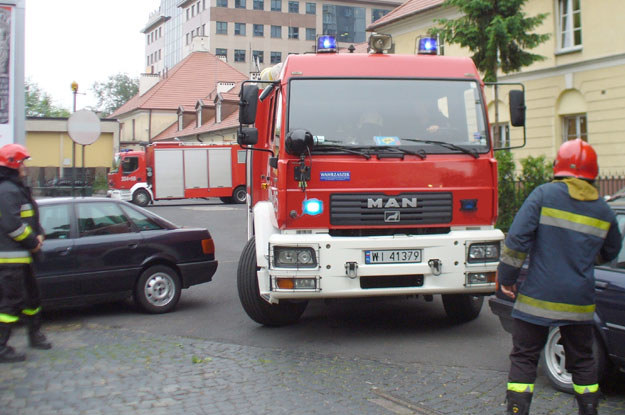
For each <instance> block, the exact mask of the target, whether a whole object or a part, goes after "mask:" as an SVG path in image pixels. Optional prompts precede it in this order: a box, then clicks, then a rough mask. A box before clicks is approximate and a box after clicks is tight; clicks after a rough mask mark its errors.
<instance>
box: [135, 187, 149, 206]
mask: <svg viewBox="0 0 625 415" xmlns="http://www.w3.org/2000/svg"><path fill="white" fill-rule="evenodd" d="M150 200H152V199H151V198H150V194H149V193H148V192H147V190H144V189H138V190H135V192H134V193H133V194H132V203H134V204H135V205H137V206H141V207H146V206H147V205H148V204H149V203H150Z"/></svg>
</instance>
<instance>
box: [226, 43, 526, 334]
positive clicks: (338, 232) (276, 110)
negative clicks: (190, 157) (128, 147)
mask: <svg viewBox="0 0 625 415" xmlns="http://www.w3.org/2000/svg"><path fill="white" fill-rule="evenodd" d="M428 42H432V43H435V41H434V40H428V41H427V42H423V41H422V42H420V43H422V44H423V45H424V46H425V48H426V52H428V54H429V56H423V55H395V54H387V53H384V49H387V48H388V47H389V46H390V45H391V39H390V37H388V35H376V34H374V35H372V36H371V40H370V42H369V46H370V48H371V49H372V50H374V51H375V53H369V54H356V53H354V54H349V53H345V54H343V53H334V48H333V46H334V45H335V42H334V41H333V39H331V38H326V37H320V38H319V39H318V49H317V53H316V54H305V55H289V56H288V58H287V59H286V61H285V62H284V64H283V65H282V68H281V71H280V72H277V71H275V69H276V68H274V72H273V76H274V77H275V78H274V79H269V80H268V81H267V82H263V81H261V82H256V83H254V82H253V81H250V82H246V83H245V84H244V86H243V89H242V92H241V103H240V113H239V116H240V122H241V127H240V130H239V136H238V142H239V144H240V145H242V146H246V147H247V148H248V149H249V155H248V171H249V178H248V188H247V190H248V206H249V215H248V236H249V240H248V242H247V244H246V245H245V247H244V249H243V252H242V254H241V258H240V261H239V266H238V271H237V287H238V292H239V298H240V300H241V303H242V305H243V308H244V309H245V311H246V312H247V314H248V315H249V316H250V317H251V318H252V319H253V320H255V321H256V322H258V323H261V324H264V325H274V326H277V325H284V324H290V323H294V322H296V321H297V320H298V319H299V318H300V316H301V314H302V313H303V312H304V309H305V308H306V305H307V302H308V301H309V300H316V299H329V298H334V299H336V298H354V297H371V296H415V295H423V296H424V298H425V299H426V300H428V301H429V300H432V298H433V295H435V294H441V295H442V302H443V306H444V308H445V311H446V313H447V315H448V317H449V318H451V319H453V320H455V321H468V320H471V319H474V318H476V317H477V316H478V314H479V312H480V310H481V307H482V303H483V300H484V298H483V296H484V295H490V294H492V293H493V292H494V290H495V283H494V281H495V271H496V268H497V264H498V261H499V252H500V243H501V241H502V239H503V233H502V232H501V231H500V230H498V229H496V228H495V227H494V224H495V221H496V217H497V163H496V160H495V158H494V157H493V144H492V143H493V141H492V139H491V136H490V131H489V124H488V119H487V106H486V100H485V97H484V83H483V82H482V81H481V79H480V76H479V73H478V71H477V69H476V67H475V65H474V64H473V62H472V61H471V59H468V58H454V57H446V56H440V55H437V54H436V52H435V51H434V52H432V50H431V49H430V50H427V46H428V45H430V44H431V43H428ZM322 51H323V52H329V53H320V52H322ZM265 78H266V76H265ZM261 80H263V77H261ZM509 89H510V88H509ZM509 101H510V123H511V124H512V125H513V126H523V125H524V123H525V106H524V92H523V90H522V89H521V90H519V89H518V88H517V90H512V91H510V95H509ZM252 124H253V126H252ZM523 136H524V137H525V129H524V128H523ZM524 141H525V139H524Z"/></svg>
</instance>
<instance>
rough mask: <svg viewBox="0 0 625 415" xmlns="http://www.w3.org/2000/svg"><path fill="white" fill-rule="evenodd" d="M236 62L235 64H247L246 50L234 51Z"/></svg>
mask: <svg viewBox="0 0 625 415" xmlns="http://www.w3.org/2000/svg"><path fill="white" fill-rule="evenodd" d="M234 61H235V62H245V49H235V50H234Z"/></svg>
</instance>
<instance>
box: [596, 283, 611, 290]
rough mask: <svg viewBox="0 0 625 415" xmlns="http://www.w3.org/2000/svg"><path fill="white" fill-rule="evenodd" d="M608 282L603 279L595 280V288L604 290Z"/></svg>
mask: <svg viewBox="0 0 625 415" xmlns="http://www.w3.org/2000/svg"><path fill="white" fill-rule="evenodd" d="M608 285H609V284H608V283H607V282H605V281H595V288H596V289H598V290H605V289H606V288H608Z"/></svg>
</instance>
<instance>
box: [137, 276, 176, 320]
mask: <svg viewBox="0 0 625 415" xmlns="http://www.w3.org/2000/svg"><path fill="white" fill-rule="evenodd" d="M180 291H181V288H180V278H179V277H178V274H177V273H176V271H174V270H173V269H171V268H170V267H167V266H164V265H155V266H152V267H150V268H148V269H146V270H145V271H143V273H142V274H141V276H140V277H139V280H138V281H137V286H136V287H135V300H136V301H137V303H138V304H139V306H140V307H141V308H142V309H143V310H144V311H146V312H148V313H152V314H160V313H167V312H168V311H171V310H172V309H173V308H174V307H175V306H176V304H178V300H179V299H180Z"/></svg>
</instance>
